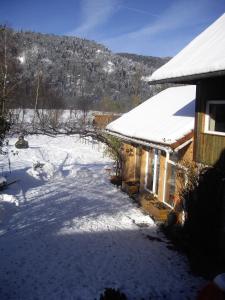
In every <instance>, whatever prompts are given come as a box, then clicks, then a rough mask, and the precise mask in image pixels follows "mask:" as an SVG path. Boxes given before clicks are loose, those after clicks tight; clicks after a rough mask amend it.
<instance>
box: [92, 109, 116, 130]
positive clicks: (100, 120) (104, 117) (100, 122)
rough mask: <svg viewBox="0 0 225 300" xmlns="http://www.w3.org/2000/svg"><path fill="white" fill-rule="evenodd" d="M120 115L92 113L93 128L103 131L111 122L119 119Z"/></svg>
mask: <svg viewBox="0 0 225 300" xmlns="http://www.w3.org/2000/svg"><path fill="white" fill-rule="evenodd" d="M120 116H121V114H116V113H105V112H102V113H94V115H93V126H94V127H96V128H98V129H105V127H106V126H107V125H108V124H109V123H110V122H112V121H114V120H116V119H117V118H119V117H120Z"/></svg>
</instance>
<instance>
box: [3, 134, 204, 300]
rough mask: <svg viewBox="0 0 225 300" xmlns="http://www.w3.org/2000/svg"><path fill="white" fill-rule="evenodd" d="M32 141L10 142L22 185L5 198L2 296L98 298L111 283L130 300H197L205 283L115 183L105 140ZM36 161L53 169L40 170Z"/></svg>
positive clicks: (15, 171)
mask: <svg viewBox="0 0 225 300" xmlns="http://www.w3.org/2000/svg"><path fill="white" fill-rule="evenodd" d="M28 141H29V144H30V148H29V149H26V150H16V149H15V148H14V146H13V145H14V143H15V139H11V140H10V144H9V151H10V160H11V168H12V170H13V172H12V174H11V175H9V173H8V172H7V170H8V161H7V159H6V157H5V158H4V162H3V163H2V169H3V173H4V174H5V175H8V177H7V179H8V180H13V179H20V181H18V182H17V183H14V184H12V185H10V186H9V188H8V189H7V190H4V191H3V192H2V194H1V195H0V199H1V200H0V205H1V210H0V214H1V216H0V218H1V220H2V223H1V224H0V299H1V300H3V299H23V300H24V299H25V300H27V299H48V300H50V299H54V300H55V299H56V300H57V299H75V300H89V299H90V300H94V299H97V300H98V299H99V295H100V294H101V293H102V292H103V290H104V288H106V287H115V288H119V289H121V290H122V291H123V292H125V293H126V295H127V296H128V299H137V300H141V299H177V300H182V299H195V294H196V290H197V289H199V287H201V286H202V285H203V284H204V282H203V280H202V279H201V278H197V277H194V276H192V275H191V274H190V271H189V268H188V265H187V262H186V259H185V257H183V256H181V255H180V254H178V253H176V252H174V251H172V250H169V249H168V248H167V246H168V245H167V241H166V239H165V237H164V236H163V235H162V234H161V233H159V232H158V230H157V228H156V226H155V225H154V223H153V221H152V220H151V219H150V218H149V217H148V216H146V215H144V214H143V213H142V212H141V211H140V210H139V208H137V207H136V206H135V205H134V204H132V203H131V201H130V199H129V198H128V196H127V195H125V194H124V193H122V192H121V191H120V190H119V189H117V188H116V187H114V186H112V185H111V184H110V183H109V181H108V177H107V176H108V175H107V172H106V167H107V166H108V165H110V162H109V160H108V159H107V158H103V156H102V153H101V151H98V147H97V146H96V147H95V149H93V148H92V146H91V145H88V144H83V143H81V142H79V141H78V139H77V137H57V138H50V137H47V136H38V137H37V136H32V137H29V138H28ZM17 151H18V154H17ZM14 154H15V155H14ZM37 161H39V162H40V163H43V164H44V166H43V167H42V169H37V170H34V169H33V163H34V162H37ZM148 236H153V237H158V238H160V239H161V240H162V241H159V240H150V239H149V238H148Z"/></svg>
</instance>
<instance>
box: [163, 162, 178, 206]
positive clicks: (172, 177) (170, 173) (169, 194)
mask: <svg viewBox="0 0 225 300" xmlns="http://www.w3.org/2000/svg"><path fill="white" fill-rule="evenodd" d="M175 191H176V165H175V164H172V163H169V162H168V164H167V177H166V197H165V202H166V203H167V204H169V205H170V206H172V207H173V206H174V200H175Z"/></svg>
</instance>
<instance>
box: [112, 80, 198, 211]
mask: <svg viewBox="0 0 225 300" xmlns="http://www.w3.org/2000/svg"><path fill="white" fill-rule="evenodd" d="M195 92H196V87H195V86H194V85H189V86H180V87H171V88H168V89H166V90H164V91H162V92H160V93H159V94H157V95H155V96H154V97H152V98H150V99H148V100H147V101H145V102H143V103H142V104H141V105H139V106H137V107H136V108H134V109H132V110H131V111H130V112H128V113H126V114H124V115H123V116H121V117H120V118H118V119H117V120H115V121H113V122H111V123H110V124H109V125H108V126H107V127H106V129H107V131H108V133H110V134H111V135H113V136H116V137H118V138H119V139H121V140H122V141H123V149H122V151H123V158H124V159H123V166H122V182H123V188H124V189H125V190H128V191H129V187H130V186H133V187H134V186H136V187H138V190H139V193H140V194H141V195H143V194H145V195H148V194H149V195H154V197H155V198H157V199H158V201H161V202H164V203H165V204H166V205H167V207H169V208H172V207H174V205H176V204H177V203H178V200H179V199H178V195H179V188H180V184H182V182H184V181H185V172H184V168H183V167H182V161H184V160H186V161H191V160H192V156H193V153H192V149H193V147H192V144H193V129H194V111H195ZM178 171H179V180H178V176H177V175H178ZM181 178H182V180H181ZM180 180H181V181H182V182H181V181H180ZM134 191H135V192H137V189H136V190H135V189H134Z"/></svg>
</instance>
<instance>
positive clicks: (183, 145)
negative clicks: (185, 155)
mask: <svg viewBox="0 0 225 300" xmlns="http://www.w3.org/2000/svg"><path fill="white" fill-rule="evenodd" d="M193 140H194V139H193V138H191V139H190V140H187V141H186V142H184V143H183V144H181V145H180V146H178V147H177V148H175V149H174V150H173V151H174V152H178V151H179V150H180V149H183V148H184V147H185V146H187V145H188V144H190V143H191V142H193Z"/></svg>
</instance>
